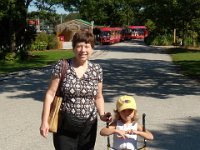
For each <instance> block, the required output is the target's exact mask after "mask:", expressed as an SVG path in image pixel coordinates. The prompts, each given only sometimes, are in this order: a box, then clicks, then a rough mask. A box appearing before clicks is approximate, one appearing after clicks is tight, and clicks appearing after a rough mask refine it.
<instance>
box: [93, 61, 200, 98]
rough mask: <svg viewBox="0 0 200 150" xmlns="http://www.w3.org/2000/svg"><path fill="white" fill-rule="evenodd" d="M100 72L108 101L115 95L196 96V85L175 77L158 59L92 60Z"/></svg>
mask: <svg viewBox="0 0 200 150" xmlns="http://www.w3.org/2000/svg"><path fill="white" fill-rule="evenodd" d="M95 62H97V63H100V64H101V65H102V66H103V69H104V87H105V88H104V95H105V96H106V100H108V101H111V100H112V98H113V97H114V96H115V95H119V94H125V93H134V94H135V95H141V96H147V97H156V98H159V99H161V100H163V99H165V98H169V97H170V95H181V96H183V95H199V94H200V89H199V85H198V84H196V85H195V84H194V82H192V81H190V80H188V79H187V78H186V77H184V76H182V75H180V74H177V73H176V71H175V70H174V66H173V64H172V63H170V62H167V61H161V60H145V59H110V60H95Z"/></svg>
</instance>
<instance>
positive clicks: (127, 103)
mask: <svg viewBox="0 0 200 150" xmlns="http://www.w3.org/2000/svg"><path fill="white" fill-rule="evenodd" d="M116 107H117V110H118V111H119V112H120V111H122V110H125V109H135V110H136V108H137V107H136V102H135V99H134V98H133V97H132V96H128V95H123V96H120V97H119V99H118V100H117V104H116Z"/></svg>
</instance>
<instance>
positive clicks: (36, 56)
mask: <svg viewBox="0 0 200 150" xmlns="http://www.w3.org/2000/svg"><path fill="white" fill-rule="evenodd" d="M71 57H73V52H72V51H71V50H48V51H33V52H31V55H30V56H29V58H28V60H26V61H23V62H19V61H15V62H3V61H0V65H1V67H0V74H5V73H10V72H15V71H20V70H25V69H31V68H40V67H44V66H46V65H49V64H52V63H55V62H56V61H58V60H59V59H62V58H71Z"/></svg>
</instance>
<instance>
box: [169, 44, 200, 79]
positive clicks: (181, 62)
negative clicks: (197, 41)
mask: <svg viewBox="0 0 200 150" xmlns="http://www.w3.org/2000/svg"><path fill="white" fill-rule="evenodd" d="M169 53H170V55H171V58H172V60H173V62H174V63H175V64H176V65H177V66H179V68H180V71H181V73H182V74H184V75H186V76H189V77H191V78H195V79H197V80H200V50H198V49H184V48H173V49H169Z"/></svg>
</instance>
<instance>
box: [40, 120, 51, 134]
mask: <svg viewBox="0 0 200 150" xmlns="http://www.w3.org/2000/svg"><path fill="white" fill-rule="evenodd" d="M48 133H49V124H48V122H45V123H42V124H41V126H40V134H41V135H42V136H43V137H44V138H47V136H48Z"/></svg>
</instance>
